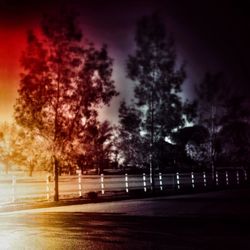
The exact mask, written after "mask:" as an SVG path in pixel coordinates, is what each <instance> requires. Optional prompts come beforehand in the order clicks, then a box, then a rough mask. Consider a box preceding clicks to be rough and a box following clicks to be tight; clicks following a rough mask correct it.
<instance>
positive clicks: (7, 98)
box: [0, 27, 26, 122]
mask: <svg viewBox="0 0 250 250" xmlns="http://www.w3.org/2000/svg"><path fill="white" fill-rule="evenodd" d="M25 41H26V32H25V29H24V28H22V27H20V28H18V29H14V28H1V29H0V122H2V121H10V120H11V119H12V116H13V105H14V103H15V98H16V96H17V91H16V90H17V86H18V83H19V73H20V66H19V58H20V55H21V52H22V51H23V50H24V48H25Z"/></svg>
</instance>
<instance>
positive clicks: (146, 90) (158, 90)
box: [127, 14, 185, 189]
mask: <svg viewBox="0 0 250 250" xmlns="http://www.w3.org/2000/svg"><path fill="white" fill-rule="evenodd" d="M135 42H136V51H135V53H134V55H133V56H131V55H130V56H129V58H128V63H127V72H128V77H129V78H130V79H131V80H133V81H135V82H136V85H135V89H134V93H135V99H136V105H137V107H139V108H141V110H142V113H143V117H142V125H143V129H144V131H145V133H146V135H145V137H146V138H147V144H148V145H150V151H149V156H150V160H149V161H150V173H151V188H152V189H154V178H153V176H154V168H155V167H154V159H155V156H156V155H155V144H156V143H157V142H158V141H160V140H162V139H163V140H164V139H165V137H167V136H169V135H170V134H171V132H172V131H173V129H174V128H178V127H180V126H183V125H184V118H183V104H182V101H181V98H180V96H179V93H180V92H181V85H182V83H183V81H184V79H185V70H184V66H183V65H182V66H181V67H180V68H178V67H177V65H176V52H175V46H174V41H173V39H172V37H171V36H170V35H168V34H167V33H166V31H165V26H164V23H163V22H162V21H161V20H160V18H159V17H158V15H156V14H154V15H152V16H147V17H143V18H142V19H141V20H139V22H138V24H137V30H136V35H135Z"/></svg>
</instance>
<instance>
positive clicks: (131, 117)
mask: <svg viewBox="0 0 250 250" xmlns="http://www.w3.org/2000/svg"><path fill="white" fill-rule="evenodd" d="M119 124H120V127H119V141H118V145H117V146H118V149H119V150H120V151H121V152H122V158H123V162H124V165H129V166H133V167H135V166H142V165H143V164H145V160H146V155H145V153H147V145H144V143H143V137H142V136H141V134H140V132H141V112H140V111H139V110H137V109H136V107H135V105H134V104H133V103H132V104H130V105H127V104H126V103H125V102H124V101H122V102H121V104H120V107H119Z"/></svg>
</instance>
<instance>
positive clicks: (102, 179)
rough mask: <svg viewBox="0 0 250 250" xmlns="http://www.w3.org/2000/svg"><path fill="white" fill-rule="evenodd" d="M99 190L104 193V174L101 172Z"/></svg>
mask: <svg viewBox="0 0 250 250" xmlns="http://www.w3.org/2000/svg"><path fill="white" fill-rule="evenodd" d="M101 192H102V194H104V192H105V191H104V175H103V174H101Z"/></svg>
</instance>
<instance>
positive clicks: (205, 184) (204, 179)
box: [203, 172, 207, 187]
mask: <svg viewBox="0 0 250 250" xmlns="http://www.w3.org/2000/svg"><path fill="white" fill-rule="evenodd" d="M203 182H204V187H206V186H207V177H206V172H203Z"/></svg>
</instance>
